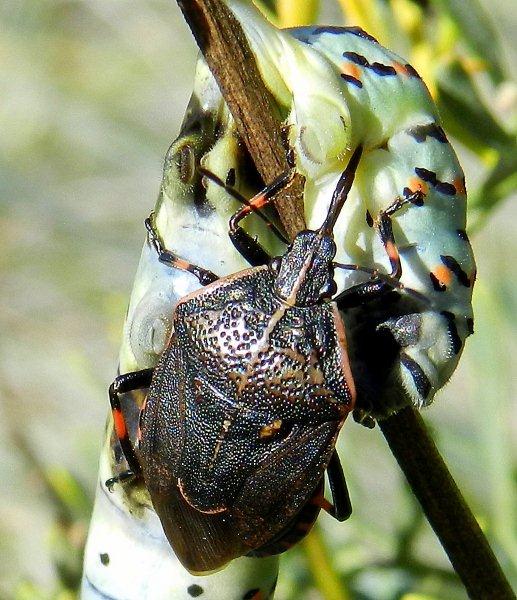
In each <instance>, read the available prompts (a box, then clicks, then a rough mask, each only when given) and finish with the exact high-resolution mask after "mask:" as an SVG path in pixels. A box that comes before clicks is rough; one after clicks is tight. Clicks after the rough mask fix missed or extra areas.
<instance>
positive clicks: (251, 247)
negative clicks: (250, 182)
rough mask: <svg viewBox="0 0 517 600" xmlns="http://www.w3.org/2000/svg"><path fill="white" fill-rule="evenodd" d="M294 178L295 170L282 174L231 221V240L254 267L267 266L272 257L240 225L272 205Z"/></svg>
mask: <svg viewBox="0 0 517 600" xmlns="http://www.w3.org/2000/svg"><path fill="white" fill-rule="evenodd" d="M293 176H294V170H291V171H286V172H285V173H282V175H280V177H277V178H276V179H275V180H274V181H273V182H272V183H270V184H269V185H268V186H266V187H265V188H264V189H263V190H262V191H261V192H259V193H258V194H256V195H255V196H254V197H253V198H252V199H251V200H249V202H248V204H246V205H245V206H243V207H242V208H240V209H239V210H238V211H237V212H236V213H235V214H234V215H233V216H232V218H231V219H230V231H229V236H230V239H231V240H232V243H233V245H234V246H235V248H237V250H238V251H239V252H240V254H242V256H243V257H244V258H245V259H246V260H247V261H248V262H249V263H250V265H252V266H254V267H258V266H260V265H265V264H267V263H268V262H269V261H270V260H271V257H270V256H269V254H268V253H267V252H266V251H265V250H264V248H263V247H262V246H261V245H260V244H259V242H258V241H257V240H256V239H254V238H252V237H251V236H250V235H249V234H248V233H246V231H244V229H242V227H240V225H239V223H240V221H242V219H244V218H245V217H247V216H248V215H249V214H251V213H252V212H259V211H260V209H261V208H263V207H264V206H267V205H268V204H270V203H271V201H272V200H273V198H274V196H275V194H276V193H277V192H278V191H279V190H281V189H282V188H284V187H285V186H286V185H287V184H288V183H289V182H290V181H291V180H292V178H293Z"/></svg>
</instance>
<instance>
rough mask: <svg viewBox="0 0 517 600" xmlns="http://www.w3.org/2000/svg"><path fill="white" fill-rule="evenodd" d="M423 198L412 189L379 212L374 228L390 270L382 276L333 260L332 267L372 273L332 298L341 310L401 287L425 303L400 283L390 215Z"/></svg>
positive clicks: (423, 297)
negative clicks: (412, 191)
mask: <svg viewBox="0 0 517 600" xmlns="http://www.w3.org/2000/svg"><path fill="white" fill-rule="evenodd" d="M423 197H424V195H423V194H422V192H414V193H412V194H410V195H409V196H407V197H405V198H397V199H396V200H395V201H394V202H393V203H392V204H391V205H390V206H388V208H386V209H385V210H383V211H381V213H380V214H379V217H378V218H377V231H378V233H379V236H380V238H381V242H382V245H383V246H384V248H385V250H386V254H387V255H388V258H389V261H390V265H391V273H389V274H387V275H385V274H382V273H379V272H378V271H377V270H376V269H368V268H364V267H360V266H358V265H344V264H341V263H334V265H335V266H337V267H340V268H342V269H349V270H355V271H365V272H367V273H370V274H371V275H372V279H370V281H366V282H365V283H360V284H358V285H354V286H352V287H351V288H349V289H347V290H344V291H343V292H342V293H341V294H339V295H338V296H336V298H335V301H336V302H337V305H338V307H339V308H340V309H341V310H344V309H346V308H351V307H354V306H359V305H361V304H365V303H367V302H371V301H372V300H376V299H377V298H380V297H382V296H384V295H385V294H387V293H389V292H391V291H393V290H397V289H398V290H404V291H405V293H407V294H408V295H410V296H412V297H414V298H415V299H416V300H418V301H420V302H423V303H424V304H428V303H429V300H428V299H427V298H426V297H425V296H424V295H423V294H420V293H419V292H417V291H415V290H411V289H408V288H406V287H404V285H403V284H402V283H401V282H400V278H401V276H402V263H401V262H400V255H399V251H398V248H397V244H396V242H395V237H394V235H393V224H392V219H391V217H392V215H393V214H394V213H395V212H397V211H398V210H400V209H401V208H402V207H403V206H405V205H406V204H414V205H415V206H421V205H422V203H423Z"/></svg>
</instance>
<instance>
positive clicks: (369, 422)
mask: <svg viewBox="0 0 517 600" xmlns="http://www.w3.org/2000/svg"><path fill="white" fill-rule="evenodd" d="M352 416H353V417H354V421H355V422H356V423H359V425H362V426H363V427H366V428H367V429H375V424H376V421H375V419H374V418H373V417H372V415H371V414H370V411H368V410H366V409H365V408H354V410H353V412H352Z"/></svg>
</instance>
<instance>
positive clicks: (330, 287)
mask: <svg viewBox="0 0 517 600" xmlns="http://www.w3.org/2000/svg"><path fill="white" fill-rule="evenodd" d="M336 292H337V285H336V282H335V281H334V280H333V279H331V280H330V281H327V283H325V284H324V285H323V286H322V288H321V289H320V297H321V298H332V296H333V295H334V294H335V293H336Z"/></svg>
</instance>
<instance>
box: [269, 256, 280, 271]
mask: <svg viewBox="0 0 517 600" xmlns="http://www.w3.org/2000/svg"><path fill="white" fill-rule="evenodd" d="M281 263H282V258H281V257H280V256H275V258H273V259H272V260H271V262H270V263H269V268H270V269H271V271H272V272H273V273H274V274H275V275H278V273H279V271H280V264H281Z"/></svg>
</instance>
